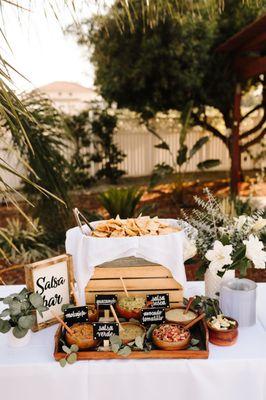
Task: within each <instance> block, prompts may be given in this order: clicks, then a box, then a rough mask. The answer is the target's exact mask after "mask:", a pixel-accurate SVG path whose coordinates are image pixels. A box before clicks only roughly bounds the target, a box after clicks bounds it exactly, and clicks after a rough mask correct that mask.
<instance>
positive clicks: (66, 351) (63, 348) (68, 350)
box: [62, 346, 71, 354]
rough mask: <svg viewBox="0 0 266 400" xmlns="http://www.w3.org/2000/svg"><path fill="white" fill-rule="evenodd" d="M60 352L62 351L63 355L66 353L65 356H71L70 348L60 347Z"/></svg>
mask: <svg viewBox="0 0 266 400" xmlns="http://www.w3.org/2000/svg"><path fill="white" fill-rule="evenodd" d="M62 350H63V351H64V352H65V353H67V354H71V350H70V348H69V347H67V346H62Z"/></svg>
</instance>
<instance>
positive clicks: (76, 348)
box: [70, 344, 79, 353]
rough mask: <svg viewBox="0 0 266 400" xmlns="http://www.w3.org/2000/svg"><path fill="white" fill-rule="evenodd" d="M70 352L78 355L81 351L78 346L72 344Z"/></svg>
mask: <svg viewBox="0 0 266 400" xmlns="http://www.w3.org/2000/svg"><path fill="white" fill-rule="evenodd" d="M70 350H71V351H72V352H74V353H76V352H77V351H79V347H78V346H77V345H76V344H72V345H71V346H70Z"/></svg>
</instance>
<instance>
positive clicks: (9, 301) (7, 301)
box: [3, 296, 13, 304]
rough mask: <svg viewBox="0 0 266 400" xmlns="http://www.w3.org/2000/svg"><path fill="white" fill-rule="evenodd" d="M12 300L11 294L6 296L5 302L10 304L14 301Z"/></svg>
mask: <svg viewBox="0 0 266 400" xmlns="http://www.w3.org/2000/svg"><path fill="white" fill-rule="evenodd" d="M12 301H13V298H12V297H11V296H7V297H5V298H4V300H3V303H4V304H10V303H12Z"/></svg>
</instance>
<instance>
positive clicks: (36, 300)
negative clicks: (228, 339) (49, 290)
mask: <svg viewBox="0 0 266 400" xmlns="http://www.w3.org/2000/svg"><path fill="white" fill-rule="evenodd" d="M29 300H30V302H31V304H32V305H33V307H34V308H39V307H41V306H43V298H42V296H41V295H40V294H39V293H32V294H31V295H30V297H29Z"/></svg>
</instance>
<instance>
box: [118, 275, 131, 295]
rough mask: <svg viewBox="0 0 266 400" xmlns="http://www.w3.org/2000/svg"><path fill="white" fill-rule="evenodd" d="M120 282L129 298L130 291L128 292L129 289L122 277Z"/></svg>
mask: <svg viewBox="0 0 266 400" xmlns="http://www.w3.org/2000/svg"><path fill="white" fill-rule="evenodd" d="M120 281H121V283H122V285H123V289H124V292H125V294H126V296H127V297H129V294H128V291H127V288H126V285H125V282H124V279H123V278H122V276H120Z"/></svg>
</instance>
